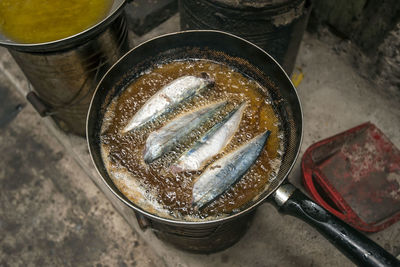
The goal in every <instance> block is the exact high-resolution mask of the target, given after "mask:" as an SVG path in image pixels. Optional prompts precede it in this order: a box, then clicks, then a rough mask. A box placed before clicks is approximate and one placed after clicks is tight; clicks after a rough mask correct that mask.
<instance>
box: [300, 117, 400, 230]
mask: <svg viewBox="0 0 400 267" xmlns="http://www.w3.org/2000/svg"><path fill="white" fill-rule="evenodd" d="M301 167H302V174H303V182H304V185H305V187H306V188H307V190H308V192H309V193H310V194H311V196H312V197H313V198H314V199H315V201H316V202H317V203H319V204H320V205H322V206H323V207H324V208H325V209H327V210H328V211H330V212H331V213H333V214H334V215H335V216H337V217H339V218H340V219H342V220H343V221H345V222H347V223H348V224H350V225H352V226H353V227H355V228H356V229H359V230H361V231H365V232H377V231H380V230H383V229H385V228H386V227H388V226H390V225H391V224H393V223H395V222H396V221H398V220H400V151H399V149H397V148H396V147H395V146H394V145H393V144H392V143H391V142H390V140H389V139H388V138H387V137H386V136H385V135H384V134H383V133H382V132H381V131H380V130H379V129H378V128H377V127H376V126H375V125H374V124H372V123H369V122H368V123H364V124H362V125H359V126H357V127H355V128H352V129H350V130H347V131H345V132H343V133H340V134H337V135H335V136H333V137H330V138H327V139H325V140H322V141H320V142H318V143H315V144H313V145H311V146H310V147H309V148H308V149H307V151H306V152H305V153H304V156H303V159H302V162H301Z"/></svg>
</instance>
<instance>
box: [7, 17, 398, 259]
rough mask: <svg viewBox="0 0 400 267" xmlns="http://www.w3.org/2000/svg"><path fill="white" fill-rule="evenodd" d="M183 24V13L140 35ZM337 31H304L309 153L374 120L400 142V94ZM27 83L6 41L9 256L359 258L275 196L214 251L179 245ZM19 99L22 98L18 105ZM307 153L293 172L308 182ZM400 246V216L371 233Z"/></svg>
mask: <svg viewBox="0 0 400 267" xmlns="http://www.w3.org/2000/svg"><path fill="white" fill-rule="evenodd" d="M178 29H179V17H178V16H174V17H172V18H171V19H169V20H168V21H166V22H165V23H163V24H162V25H161V26H159V27H157V28H156V29H155V30H153V31H152V32H150V33H148V34H146V35H145V36H142V37H140V38H139V37H137V36H133V39H134V42H135V44H139V43H140V42H142V41H144V40H146V39H148V38H151V37H152V36H157V35H159V34H162V33H165V32H171V31H176V30H178ZM344 47H345V46H343V43H341V42H340V40H338V39H336V38H335V37H333V36H331V35H330V34H329V33H322V34H321V35H319V36H316V35H310V34H305V36H304V40H303V42H302V46H301V49H300V51H299V56H298V59H297V62H296V66H297V67H299V68H301V69H302V72H303V73H304V75H305V76H304V79H303V81H302V82H301V84H300V85H299V86H298V91H299V95H300V99H301V102H302V104H303V109H304V141H303V145H302V148H301V154H300V157H301V155H302V154H303V153H304V151H305V149H306V148H307V147H308V146H310V145H311V144H312V143H314V142H316V141H318V140H320V139H324V138H326V137H329V136H331V135H333V134H336V133H338V132H341V131H344V130H346V129H348V128H351V127H353V126H356V125H358V124H361V123H363V122H366V121H371V122H373V123H374V124H376V125H377V126H378V127H379V128H380V129H381V130H382V131H383V132H384V133H385V134H386V135H387V136H388V137H389V138H390V139H391V140H392V142H393V143H394V144H395V145H396V146H397V147H400V134H399V133H400V123H399V122H400V105H399V103H400V97H399V95H396V94H393V93H389V92H386V91H385V88H377V87H376V86H374V85H373V84H372V83H371V82H369V81H368V80H366V79H364V78H362V77H361V76H360V75H359V73H358V71H357V69H356V68H355V67H354V66H353V61H352V56H351V54H350V53H349V50H347V49H344ZM27 90H28V87H27V83H26V81H25V79H24V77H23V75H22V74H21V72H20V70H19V69H18V66H16V64H15V62H14V61H13V60H12V58H11V57H10V55H9V54H8V52H7V50H6V49H3V48H1V49H0V131H1V135H0V149H1V151H3V153H2V156H1V159H2V160H1V161H0V183H1V189H0V190H1V196H0V198H1V199H0V200H1V203H0V205H1V209H0V232H1V235H0V266H26V265H28V266H49V265H51V266H53V265H62V266H182V267H184V266H343V267H344V266H353V264H352V263H351V262H350V261H349V260H348V259H347V258H346V257H345V256H343V255H342V254H341V253H340V252H339V251H338V250H337V249H335V248H334V247H333V246H332V245H331V244H330V243H329V242H328V241H326V240H325V239H324V238H323V237H322V236H321V235H320V234H319V233H318V232H317V231H316V230H314V229H313V228H311V227H310V226H308V225H307V224H305V223H303V222H302V221H300V220H298V219H296V218H292V217H289V216H282V215H281V214H279V213H278V211H277V210H276V209H275V208H274V207H273V206H272V205H270V204H268V203H267V204H263V205H262V206H260V207H259V208H258V209H257V213H256V217H255V220H254V223H253V225H252V226H251V228H250V229H249V231H248V232H247V233H246V235H245V236H244V237H243V239H242V240H240V241H239V242H238V243H237V244H235V245H234V246H233V247H231V248H229V249H227V250H225V251H222V252H219V253H215V254H210V255H195V254H190V253H186V252H182V251H179V250H177V249H175V248H173V247H171V246H170V245H168V244H165V243H163V242H161V241H159V240H158V239H157V238H156V237H155V236H154V234H153V233H152V231H151V230H146V231H142V230H140V229H139V227H138V225H137V222H136V219H135V217H134V215H133V214H132V212H131V211H130V210H129V209H128V208H127V207H126V206H124V205H122V204H121V203H120V202H119V201H118V200H117V199H115V198H114V196H113V195H112V194H110V192H109V191H108V189H107V188H106V187H105V186H104V184H103V183H102V181H101V180H100V178H99V177H98V175H97V173H96V172H95V170H94V168H93V165H92V163H91V161H90V157H89V155H88V151H87V147H86V143H85V140H84V139H83V138H79V137H76V136H73V135H67V134H64V133H63V132H60V131H59V130H58V129H57V128H56V127H54V125H53V123H52V122H51V120H49V119H43V118H40V117H39V115H38V114H37V113H36V112H35V111H34V110H33V108H32V107H31V106H30V105H29V104H28V103H27V102H26V100H25V99H24V97H23V95H24V94H26V92H27ZM18 105H20V106H18ZM299 163H300V159H299V160H298V161H297V164H296V166H295V168H294V170H293V172H292V173H291V175H290V177H289V179H290V181H291V182H293V183H294V184H296V185H297V186H299V187H300V188H302V185H301V182H300V168H299ZM369 236H370V238H372V239H373V240H375V241H376V242H377V243H379V244H380V245H382V246H383V247H384V248H385V249H387V250H388V251H389V252H391V253H392V254H393V255H399V254H400V223H397V224H394V225H392V226H391V227H389V228H387V229H386V230H384V231H381V232H379V233H375V234H371V235H369Z"/></svg>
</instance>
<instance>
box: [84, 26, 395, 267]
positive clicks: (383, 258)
mask: <svg viewBox="0 0 400 267" xmlns="http://www.w3.org/2000/svg"><path fill="white" fill-rule="evenodd" d="M187 58H202V59H209V60H214V61H217V62H221V63H223V64H227V65H229V66H231V67H233V68H236V69H238V70H239V71H240V72H241V73H243V74H245V75H248V76H249V77H252V78H253V79H254V80H256V81H257V82H258V83H260V84H262V85H263V86H265V87H266V88H268V90H269V93H270V97H271V98H272V100H273V104H274V108H275V110H276V112H277V113H278V115H279V116H280V118H281V127H282V129H281V130H282V131H283V132H284V140H285V141H284V147H285V149H284V154H283V157H282V164H281V167H280V170H279V172H278V174H277V176H276V178H275V179H274V180H272V181H270V183H269V186H268V187H267V188H266V189H265V190H264V191H263V193H261V194H260V195H259V196H258V197H257V198H256V199H255V200H253V201H251V202H249V203H247V204H246V205H245V206H244V207H242V209H241V211H240V212H237V213H233V214H231V215H229V216H227V217H224V218H218V219H214V220H209V221H201V222H188V221H183V220H181V221H180V220H173V219H169V218H163V217H160V216H158V215H155V214H152V213H150V212H147V211H146V210H143V209H142V208H141V207H139V206H137V205H136V204H134V203H132V202H130V201H129V200H128V199H127V198H126V197H125V196H124V195H123V194H122V193H121V192H120V191H119V190H118V189H117V188H116V186H115V185H114V184H113V182H112V180H111V178H110V177H109V175H108V173H107V170H106V168H105V166H104V163H103V160H102V157H101V149H100V129H101V122H102V119H103V117H104V114H105V111H106V108H107V106H108V105H109V103H110V102H111V100H112V99H113V98H114V97H115V96H116V95H118V93H119V92H121V91H122V90H123V89H124V88H125V87H126V86H127V85H128V84H129V83H130V82H131V81H132V80H134V79H135V78H136V77H138V75H139V74H140V73H141V71H143V70H145V69H148V68H150V67H151V66H154V65H155V64H156V63H160V62H165V61H171V60H178V59H187ZM302 120H303V116H302V110H301V104H300V101H299V98H298V95H297V92H296V89H295V87H294V86H293V84H292V83H291V81H290V79H289V78H288V76H287V75H286V73H285V72H284V71H283V69H282V68H281V67H280V66H279V64H278V63H277V62H276V61H275V60H274V59H273V58H272V57H271V56H269V55H268V54H267V53H266V52H265V51H263V50H262V49H260V48H259V47H257V46H255V45H253V44H252V43H250V42H248V41H246V40H244V39H242V38H239V37H237V36H234V35H231V34H228V33H224V32H220V31H210V30H207V31H202V30H197V31H184V32H178V33H172V34H167V35H164V36H160V37H157V38H154V39H152V40H150V41H147V42H145V43H143V44H141V45H139V46H137V47H136V48H134V49H132V50H131V51H130V52H128V53H127V54H126V55H124V56H123V57H122V58H121V59H120V60H119V61H118V62H117V63H115V64H114V66H113V67H112V68H111V69H110V70H109V71H108V72H107V73H106V75H105V76H104V77H103V79H102V80H101V81H100V83H99V84H98V87H97V89H96V91H95V94H94V96H93V98H92V102H91V105H90V108H89V113H88V117H87V127H86V131H87V140H88V145H89V151H90V154H91V157H92V160H93V162H94V165H95V167H96V169H97V171H98V173H99V174H100V176H101V177H102V179H103V181H104V182H105V183H106V185H107V186H108V188H109V189H110V190H111V191H112V192H113V193H114V194H115V195H116V196H117V197H118V198H119V199H120V200H121V201H122V202H124V203H125V204H126V205H128V206H129V207H130V208H132V209H133V210H134V211H135V212H136V213H137V214H139V215H140V216H139V218H145V219H147V220H150V221H152V222H153V226H154V225H160V224H161V225H165V226H169V227H175V228H182V229H197V230H201V229H204V228H207V227H216V226H218V225H222V224H224V223H228V222H229V221H237V220H240V219H241V218H243V217H244V216H246V215H247V216H248V215H249V214H251V213H252V211H253V210H254V209H255V208H256V207H257V206H258V205H260V204H262V203H264V202H266V201H267V200H270V201H272V202H273V203H275V205H276V206H277V207H278V210H279V211H280V212H282V213H286V214H290V215H293V216H296V217H299V218H300V219H302V220H304V221H305V222H307V223H309V224H310V225H312V226H313V227H315V228H316V229H317V230H318V231H319V232H320V233H321V234H323V235H324V236H325V237H326V238H327V239H328V240H329V241H330V242H331V243H332V244H333V245H335V246H336V247H337V248H339V249H340V250H341V251H342V252H343V253H344V254H345V255H347V256H348V257H349V258H350V259H351V260H353V261H354V262H355V263H356V264H359V265H363V266H399V262H398V261H397V260H396V258H395V257H394V256H392V255H391V254H389V253H388V252H387V251H385V250H384V249H383V248H381V247H380V246H379V245H377V244H376V243H374V242H373V241H372V240H370V239H368V238H367V237H365V236H364V235H362V234H361V233H359V232H357V231H356V230H354V229H353V228H351V227H350V226H348V225H347V224H345V223H343V222H342V221H340V220H339V219H337V218H336V217H334V216H333V215H331V214H330V213H328V212H327V211H326V210H324V209H323V208H322V207H320V206H318V205H317V204H316V203H314V202H312V201H311V200H310V199H308V198H307V197H306V196H305V195H304V194H303V193H302V192H301V191H300V190H297V189H296V188H295V187H294V186H293V185H291V184H289V183H288V182H287V181H286V178H287V176H288V174H289V172H290V171H291V169H292V167H293V165H294V163H295V161H296V159H297V156H298V154H299V150H300V145H301V140H302V127H303V122H302ZM139 221H140V220H139ZM178 232H179V231H178ZM179 233H180V234H181V232H179Z"/></svg>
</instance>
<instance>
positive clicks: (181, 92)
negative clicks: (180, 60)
mask: <svg viewBox="0 0 400 267" xmlns="http://www.w3.org/2000/svg"><path fill="white" fill-rule="evenodd" d="M202 76H203V77H197V76H191V75H188V76H183V77H180V78H178V79H176V80H174V81H172V82H171V83H169V84H167V85H166V86H164V87H163V88H162V89H161V90H159V91H158V92H157V93H156V94H154V95H153V96H152V97H151V98H150V99H149V100H148V101H147V102H146V103H145V104H144V105H143V106H142V107H141V108H140V109H139V110H138V111H137V112H136V113H135V115H134V116H133V117H132V119H131V120H130V121H129V122H128V124H127V125H126V126H125V128H124V129H123V130H122V132H123V133H126V132H129V131H131V130H133V129H135V128H137V127H140V126H142V125H144V124H145V123H147V122H149V121H151V120H154V119H156V118H157V117H159V116H161V115H162V114H164V113H166V112H168V111H169V110H171V109H172V108H174V107H175V106H177V105H178V104H179V103H181V102H183V101H185V100H188V99H190V98H191V97H193V96H195V95H198V94H200V93H201V92H202V91H203V90H205V89H206V88H208V87H210V85H212V84H213V83H214V81H213V80H212V79H211V78H210V77H209V76H208V75H207V74H206V73H202Z"/></svg>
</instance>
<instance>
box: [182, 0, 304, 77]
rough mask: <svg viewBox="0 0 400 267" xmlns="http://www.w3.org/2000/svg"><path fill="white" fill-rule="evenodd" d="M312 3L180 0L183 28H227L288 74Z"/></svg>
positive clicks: (302, 0)
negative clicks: (256, 47)
mask: <svg viewBox="0 0 400 267" xmlns="http://www.w3.org/2000/svg"><path fill="white" fill-rule="evenodd" d="M310 11H311V5H310V3H309V1H307V0H257V1H256V0H239V1H233V0H196V1H188V0H180V1H179V12H180V16H181V29H182V30H195V29H204V30H207V29H213V30H221V31H225V32H230V33H233V34H235V35H238V36H240V37H243V38H244V39H246V40H248V41H251V42H252V43H254V44H256V45H258V46H259V47H261V48H263V49H264V50H265V51H266V52H268V53H269V54H270V55H271V56H272V57H274V58H275V60H276V61H278V63H280V64H281V65H282V67H283V69H284V70H285V71H286V72H287V73H288V74H291V73H292V71H293V68H294V63H295V61H296V56H297V53H298V50H299V46H300V42H301V39H302V37H303V33H304V30H305V27H306V25H307V21H308V17H309V14H310Z"/></svg>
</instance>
